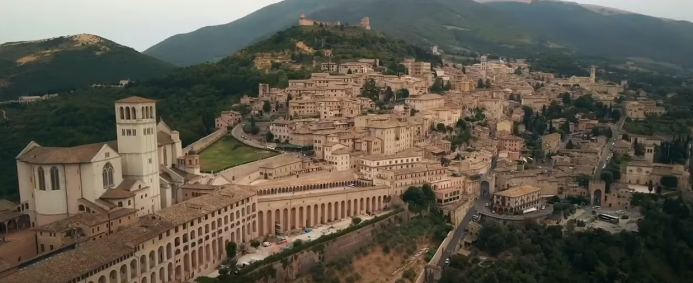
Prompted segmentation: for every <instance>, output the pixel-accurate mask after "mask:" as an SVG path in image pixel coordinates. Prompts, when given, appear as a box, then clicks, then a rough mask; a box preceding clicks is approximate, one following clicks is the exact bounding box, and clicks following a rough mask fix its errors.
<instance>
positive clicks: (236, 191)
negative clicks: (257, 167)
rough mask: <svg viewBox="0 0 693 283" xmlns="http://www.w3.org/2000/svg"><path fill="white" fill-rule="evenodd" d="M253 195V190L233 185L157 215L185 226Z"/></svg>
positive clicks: (179, 204) (164, 210)
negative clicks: (191, 221)
mask: <svg viewBox="0 0 693 283" xmlns="http://www.w3.org/2000/svg"><path fill="white" fill-rule="evenodd" d="M253 195H255V192H254V191H253V190H250V189H246V188H243V187H239V186H233V185H231V186H226V187H223V188H221V189H219V190H216V191H213V192H211V193H209V194H206V195H203V196H200V197H196V198H192V199H189V200H187V201H185V202H182V203H178V204H175V205H173V206H170V207H168V208H165V209H162V210H159V211H158V212H156V213H155V215H156V216H158V217H160V218H161V219H162V220H164V221H167V222H170V223H173V224H176V225H178V224H183V223H186V222H188V221H190V220H193V219H196V218H198V217H200V216H203V215H205V214H207V213H211V212H212V211H217V210H219V209H220V208H223V207H225V206H228V205H231V204H233V203H236V202H238V201H240V200H242V199H244V198H248V197H250V196H253Z"/></svg>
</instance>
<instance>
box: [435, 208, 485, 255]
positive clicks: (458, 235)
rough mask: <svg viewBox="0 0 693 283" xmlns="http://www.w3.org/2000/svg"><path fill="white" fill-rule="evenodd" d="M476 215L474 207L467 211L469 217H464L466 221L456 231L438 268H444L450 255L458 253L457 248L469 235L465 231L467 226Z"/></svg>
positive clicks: (444, 251)
mask: <svg viewBox="0 0 693 283" xmlns="http://www.w3.org/2000/svg"><path fill="white" fill-rule="evenodd" d="M474 214H476V210H475V209H474V206H472V207H471V208H470V209H469V210H468V211H467V215H465V216H464V219H463V220H462V223H460V226H458V227H457V229H456V230H455V232H454V234H453V236H452V239H450V243H448V246H447V247H446V248H445V250H443V254H442V255H441V256H440V260H438V266H440V267H444V266H445V259H447V258H449V257H450V255H452V254H453V253H455V252H456V251H457V247H458V246H459V244H460V241H461V240H462V239H463V238H464V236H465V235H466V234H467V232H465V231H464V230H465V229H466V228H467V225H469V221H471V220H472V215H474Z"/></svg>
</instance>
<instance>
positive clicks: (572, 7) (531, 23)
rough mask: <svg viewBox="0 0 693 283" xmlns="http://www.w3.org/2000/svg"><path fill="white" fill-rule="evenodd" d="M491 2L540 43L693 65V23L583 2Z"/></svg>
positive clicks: (688, 65)
mask: <svg viewBox="0 0 693 283" xmlns="http://www.w3.org/2000/svg"><path fill="white" fill-rule="evenodd" d="M487 5H489V7H492V8H495V9H497V10H500V11H502V12H504V13H506V14H507V15H510V16H511V17H512V18H513V22H514V23H515V24H516V25H517V26H518V27H521V28H525V29H527V30H531V31H532V33H533V34H534V35H536V38H537V41H538V42H547V43H550V44H551V45H555V46H562V47H565V48H568V49H573V50H576V51H579V52H581V53H583V54H591V55H599V56H604V57H609V58H626V59H629V60H631V61H633V62H636V63H639V62H645V63H650V62H648V59H649V60H660V61H663V62H667V63H672V64H677V65H678V64H680V65H684V66H687V67H693V59H692V58H690V54H691V49H690V46H691V45H693V23H690V22H686V21H674V20H663V19H659V18H654V17H650V16H644V15H639V14H615V15H603V14H600V13H596V12H594V11H592V10H589V9H587V8H585V7H582V6H580V5H577V4H571V3H564V2H553V1H535V2H533V3H532V4H524V3H517V2H494V3H488V4H487ZM665 50H666V51H665Z"/></svg>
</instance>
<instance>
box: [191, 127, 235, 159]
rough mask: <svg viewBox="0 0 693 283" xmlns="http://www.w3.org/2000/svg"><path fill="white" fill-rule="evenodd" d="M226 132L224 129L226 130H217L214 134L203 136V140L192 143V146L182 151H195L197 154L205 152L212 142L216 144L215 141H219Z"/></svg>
mask: <svg viewBox="0 0 693 283" xmlns="http://www.w3.org/2000/svg"><path fill="white" fill-rule="evenodd" d="M228 131H229V130H228V129H226V128H223V129H219V130H217V131H216V132H214V133H211V134H209V135H207V136H205V137H203V138H201V139H199V140H197V141H196V142H194V143H192V144H190V145H188V146H186V147H185V148H184V149H183V153H188V152H189V151H190V150H191V149H194V150H195V151H197V152H198V153H199V152H201V151H203V150H205V149H206V148H208V147H209V146H210V145H212V144H213V143H214V142H216V141H218V140H219V139H221V137H223V136H224V135H226V133H227V132H228Z"/></svg>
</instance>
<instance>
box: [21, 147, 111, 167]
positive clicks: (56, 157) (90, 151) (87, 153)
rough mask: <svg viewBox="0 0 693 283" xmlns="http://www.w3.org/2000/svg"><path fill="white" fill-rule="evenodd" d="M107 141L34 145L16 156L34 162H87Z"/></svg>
mask: <svg viewBox="0 0 693 283" xmlns="http://www.w3.org/2000/svg"><path fill="white" fill-rule="evenodd" d="M105 145H107V143H103V142H102V143H93V144H86V145H80V146H75V147H41V146H39V147H35V148H32V149H30V150H29V151H27V152H25V153H24V154H22V155H21V156H18V157H17V160H20V161H24V162H27V163H34V164H65V163H67V164H75V163H88V162H91V160H92V159H93V158H94V156H95V155H96V154H97V153H98V152H99V151H100V150H101V148H103V147H104V146H105Z"/></svg>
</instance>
